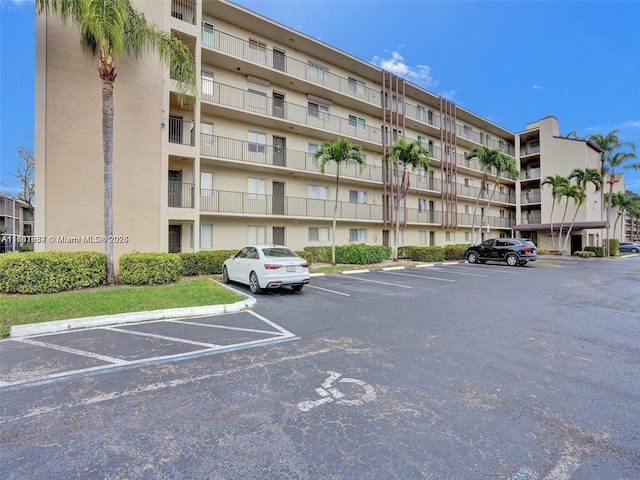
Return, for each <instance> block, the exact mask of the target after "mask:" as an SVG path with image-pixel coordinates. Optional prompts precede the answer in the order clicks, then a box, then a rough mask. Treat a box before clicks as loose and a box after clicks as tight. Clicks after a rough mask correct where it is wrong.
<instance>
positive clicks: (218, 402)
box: [0, 258, 640, 480]
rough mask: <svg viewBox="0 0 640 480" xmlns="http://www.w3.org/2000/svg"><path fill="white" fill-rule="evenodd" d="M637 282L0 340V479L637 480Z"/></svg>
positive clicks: (616, 280)
mask: <svg viewBox="0 0 640 480" xmlns="http://www.w3.org/2000/svg"><path fill="white" fill-rule="evenodd" d="M638 278H640V259H638V258H631V259H628V260H624V261H610V262H605V261H601V262H597V261H593V262H588V261H587V262H579V261H578V262H577V261H571V260H566V259H565V260H563V261H541V262H539V263H538V264H537V265H535V266H527V267H515V268H514V267H508V266H505V265H501V264H486V265H469V264H462V263H453V264H437V265H432V266H420V267H412V268H404V269H395V268H392V269H387V270H377V271H371V272H355V273H349V274H331V275H324V276H316V277H313V278H312V281H311V284H310V285H308V286H306V287H305V288H304V289H303V290H302V291H301V292H292V291H291V290H286V289H282V290H277V291H273V292H269V293H267V294H266V295H260V296H257V300H258V303H257V304H256V306H255V307H254V308H253V310H252V311H251V312H241V313H239V314H231V315H222V316H216V317H207V318H190V319H183V320H177V321H161V322H145V323H144V324H138V325H127V326H117V327H108V328H101V329H92V330H83V331H77V332H67V333H63V334H47V335H42V336H37V337H30V338H27V339H24V340H21V341H16V340H4V341H2V342H0V356H1V357H2V362H1V365H2V367H0V368H1V370H0V380H2V382H3V383H2V384H0V395H1V396H2V403H1V407H0V408H1V412H2V416H1V421H0V427H1V432H2V433H1V435H2V436H1V438H0V447H1V451H0V453H1V458H2V460H1V462H2V464H1V469H0V471H2V474H3V477H4V478H26V477H35V476H45V477H46V478H69V477H71V476H73V477H77V478H123V479H124V478H212V479H213V478H215V479H218V478H220V479H235V478H279V479H280V478H282V479H289V478H291V479H316V478H327V479H359V478H372V479H392V478H398V479H399V478H402V479H406V478H416V479H424V478H439V479H441V478H444V479H449V478H451V479H458V478H487V477H492V478H506V479H515V480H540V479H545V480H552V479H555V480H557V479H600V478H621V479H633V478H639V477H640V447H639V446H638V442H637V438H638V432H640V420H638V419H639V418H640V409H639V407H638V405H639V402H638V399H639V398H640V378H639V372H640V340H638V339H639V338H640V314H638V300H637V299H638V298H639V295H640V282H638V281H637V279H638ZM235 288H237V289H238V290H240V291H243V292H245V293H248V289H246V288H245V287H243V286H239V285H236V286H235Z"/></svg>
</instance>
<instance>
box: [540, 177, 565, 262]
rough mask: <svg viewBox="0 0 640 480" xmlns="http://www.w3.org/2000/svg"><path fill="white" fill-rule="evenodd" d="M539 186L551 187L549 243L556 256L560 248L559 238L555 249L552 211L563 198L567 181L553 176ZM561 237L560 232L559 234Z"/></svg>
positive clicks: (546, 178)
mask: <svg viewBox="0 0 640 480" xmlns="http://www.w3.org/2000/svg"><path fill="white" fill-rule="evenodd" d="M541 185H542V186H543V187H544V186H545V185H549V186H550V187H551V196H552V197H553V203H552V204H551V214H550V215H549V226H550V229H551V242H552V245H553V250H554V252H555V254H556V255H557V254H558V247H560V238H559V239H558V246H557V247H556V239H555V237H554V236H553V210H554V208H555V206H556V203H560V201H561V200H562V197H563V189H564V188H565V187H567V186H568V185H569V180H567V179H566V178H565V177H563V176H562V175H554V176H553V177H551V176H548V177H545V179H544V180H543V181H542V183H541ZM560 234H561V235H562V232H560Z"/></svg>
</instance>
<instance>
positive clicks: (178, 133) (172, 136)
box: [169, 117, 196, 147]
mask: <svg viewBox="0 0 640 480" xmlns="http://www.w3.org/2000/svg"><path fill="white" fill-rule="evenodd" d="M169 142H170V143H178V144H180V145H190V146H192V147H193V146H195V144H196V142H195V123H194V122H193V121H191V120H183V119H181V118H175V117H169Z"/></svg>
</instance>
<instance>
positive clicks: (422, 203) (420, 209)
mask: <svg viewBox="0 0 640 480" xmlns="http://www.w3.org/2000/svg"><path fill="white" fill-rule="evenodd" d="M426 209H427V201H426V200H425V199H424V198H419V199H418V212H420V213H423V212H424V211H426Z"/></svg>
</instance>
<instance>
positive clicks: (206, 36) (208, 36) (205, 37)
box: [202, 22, 213, 47]
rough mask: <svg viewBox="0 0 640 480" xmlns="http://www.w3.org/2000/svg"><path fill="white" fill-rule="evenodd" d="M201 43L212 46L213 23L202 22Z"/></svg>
mask: <svg viewBox="0 0 640 480" xmlns="http://www.w3.org/2000/svg"><path fill="white" fill-rule="evenodd" d="M202 44H203V45H205V46H207V47H213V24H212V23H208V22H202Z"/></svg>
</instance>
